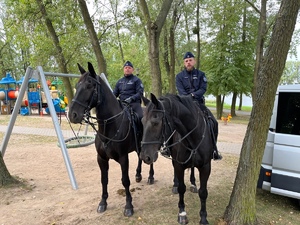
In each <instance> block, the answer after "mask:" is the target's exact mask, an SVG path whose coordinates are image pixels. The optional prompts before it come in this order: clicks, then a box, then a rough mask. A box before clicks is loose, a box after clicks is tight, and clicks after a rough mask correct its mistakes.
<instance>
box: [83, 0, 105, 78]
mask: <svg viewBox="0 0 300 225" xmlns="http://www.w3.org/2000/svg"><path fill="white" fill-rule="evenodd" d="M78 3H79V7H80V10H81V14H82V17H83V21H84V24H85V26H86V29H87V31H88V33H89V36H90V40H91V43H92V46H93V49H94V52H95V55H96V59H97V63H98V72H99V74H100V73H104V74H105V75H106V76H107V77H108V74H107V70H106V61H105V58H104V56H103V53H102V49H101V47H100V44H99V40H98V37H97V34H96V31H95V28H94V24H93V22H92V19H91V17H90V14H89V10H88V8H87V5H86V2H85V0H78Z"/></svg>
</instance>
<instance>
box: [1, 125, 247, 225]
mask: <svg viewBox="0 0 300 225" xmlns="http://www.w3.org/2000/svg"><path fill="white" fill-rule="evenodd" d="M219 129H220V132H219V133H220V134H219V142H218V146H219V150H220V151H221V153H223V154H224V155H225V157H224V159H223V160H222V161H221V162H213V163H212V167H213V168H212V170H213V173H220V174H219V175H218V176H213V175H212V176H211V178H210V181H209V183H210V186H214V185H216V183H217V182H218V180H219V179H220V176H225V175H226V174H229V175H230V176H231V177H234V173H235V167H233V168H229V167H228V168H227V166H226V165H229V164H232V162H231V159H230V157H227V156H228V153H230V154H233V155H235V156H238V154H239V151H240V148H241V143H242V140H243V138H244V135H245V131H246V125H238V124H233V123H229V124H228V125H224V124H220V126H219ZM40 140H43V141H42V142H41V141H40ZM68 152H69V156H70V160H71V163H72V167H73V170H74V174H75V177H76V180H77V183H78V187H79V189H78V190H73V189H72V186H71V184H70V180H69V177H68V174H67V171H66V167H65V164H64V160H63V157H62V153H61V151H60V148H58V147H57V145H56V138H55V137H48V138H46V139H45V138H43V139H41V136H32V135H24V134H13V135H12V136H11V139H10V141H9V144H8V148H7V150H6V153H5V157H4V161H5V163H6V165H7V167H8V170H9V171H10V173H11V174H12V175H14V176H18V177H20V178H22V179H26V180H27V181H29V183H30V185H31V188H30V190H26V189H22V188H14V189H0V212H1V213H0V225H15V224H26V225H27V224H30V225H35V224H37V225H40V224H52V225H53V224H72V225H73V224H89V225H90V224H107V225H113V224H119V225H121V224H124V225H125V224H153V223H151V222H149V221H148V222H147V220H146V219H145V218H147V216H148V217H149V212H148V211H147V209H148V208H147V207H149V205H148V203H149V201H150V202H151V201H152V200H151V198H153V196H156V195H158V194H161V193H160V191H161V189H162V188H170V187H171V185H172V179H173V177H172V176H173V172H172V165H171V162H170V160H168V159H165V158H163V157H159V159H158V161H157V162H156V163H155V184H154V185H152V186H149V185H147V183H146V182H147V176H148V168H149V167H148V166H146V165H144V167H143V180H142V182H141V183H136V182H135V180H134V176H135V167H136V165H137V163H136V162H137V156H136V154H135V153H132V154H130V162H131V163H130V178H131V184H132V185H131V189H132V190H133V198H134V207H135V208H134V210H135V214H134V216H133V218H131V219H128V218H124V217H123V214H122V212H123V207H124V202H125V200H124V197H121V196H120V195H119V194H118V190H120V189H122V188H123V186H122V184H121V173H120V167H119V165H118V164H117V163H116V162H114V161H112V160H111V161H110V171H109V187H108V188H109V194H110V196H109V208H108V210H107V212H105V213H104V214H98V213H97V212H96V209H97V206H98V203H99V199H100V194H101V186H100V172H99V168H98V165H97V162H96V151H95V149H94V146H93V145H92V146H88V147H82V148H74V149H69V151H68ZM220 168H226V169H225V170H223V169H222V170H221V169H220ZM225 173H226V174H225ZM226 176H227V175H226ZM230 179H232V178H230ZM164 201H166V200H163V201H162V202H164ZM174 201H175V202H176V201H177V200H176V199H175V200H174ZM145 204H147V205H145ZM172 204H173V203H172ZM176 205H177V204H176V203H175V204H174V205H172V206H174V207H172V208H174V210H176ZM146 208H147V209H146ZM154 216H155V215H154ZM162 217H164V216H162ZM162 221H164V222H162V223H161V224H175V223H174V218H173V217H172V218H170V220H169V219H168V218H165V219H163V220H162ZM170 221H172V222H170ZM195 222H197V223H198V220H197V221H195ZM190 224H196V223H190Z"/></svg>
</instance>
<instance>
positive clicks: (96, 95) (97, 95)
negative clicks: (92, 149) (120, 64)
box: [72, 76, 131, 145]
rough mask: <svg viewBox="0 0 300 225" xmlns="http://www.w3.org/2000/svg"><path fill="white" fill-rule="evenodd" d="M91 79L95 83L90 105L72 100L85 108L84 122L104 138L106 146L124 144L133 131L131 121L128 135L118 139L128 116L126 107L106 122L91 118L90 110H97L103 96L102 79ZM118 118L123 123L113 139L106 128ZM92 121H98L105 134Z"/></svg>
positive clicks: (105, 120) (97, 77)
mask: <svg viewBox="0 0 300 225" xmlns="http://www.w3.org/2000/svg"><path fill="white" fill-rule="evenodd" d="M89 79H91V81H92V82H94V83H95V86H94V90H93V92H92V94H91V97H90V102H89V104H85V103H82V102H80V101H78V100H77V99H72V102H75V103H77V104H79V105H81V106H82V107H84V108H85V110H84V115H83V121H84V122H85V123H87V124H89V125H91V127H92V128H93V129H94V131H95V132H96V133H97V134H98V135H99V136H100V137H102V138H103V139H105V140H106V142H105V144H106V145H107V144H109V143H110V142H123V141H125V140H126V138H127V137H128V136H129V133H130V129H131V121H130V120H129V121H130V122H129V125H128V130H127V132H126V135H125V136H124V137H123V138H121V139H116V137H117V136H118V134H119V131H120V128H121V127H122V124H123V122H124V119H125V118H126V114H125V110H126V107H124V108H123V110H122V111H121V112H119V113H118V114H116V115H113V116H112V117H109V118H107V119H104V120H101V119H98V118H97V117H94V116H91V114H90V110H91V109H92V108H94V107H96V108H97V107H98V106H99V105H100V104H101V102H102V95H101V82H100V79H101V78H100V77H99V76H96V79H95V78H93V77H91V76H89ZM95 101H96V104H95ZM94 105H95V106H94ZM118 118H122V121H121V122H120V123H119V128H118V129H117V130H116V132H115V135H114V136H113V137H108V136H106V135H105V132H106V126H107V125H108V124H110V123H113V122H115V121H116V120H117V119H118ZM92 120H93V121H94V120H96V121H97V122H98V125H103V134H101V133H100V132H98V130H97V128H96V126H95V123H94V122H93V121H92Z"/></svg>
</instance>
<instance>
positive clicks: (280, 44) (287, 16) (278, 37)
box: [224, 0, 300, 225]
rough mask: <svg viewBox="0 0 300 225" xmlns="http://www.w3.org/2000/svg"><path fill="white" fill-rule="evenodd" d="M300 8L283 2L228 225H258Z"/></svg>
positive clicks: (260, 81)
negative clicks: (263, 174) (264, 169)
mask: <svg viewBox="0 0 300 225" xmlns="http://www.w3.org/2000/svg"><path fill="white" fill-rule="evenodd" d="M299 8H300V1H299V0H282V2H281V6H280V10H279V12H278V16H277V18H276V22H275V25H274V27H273V32H272V36H271V39H270V45H269V47H268V48H267V50H266V53H265V55H264V57H263V61H262V64H261V66H260V69H259V72H258V77H257V83H255V86H256V87H255V89H254V90H255V92H256V93H255V95H254V96H255V97H254V102H255V104H254V105H253V109H252V112H251V117H250V121H249V124H248V127H247V131H246V135H245V139H244V141H243V145H242V150H241V155H240V161H239V165H238V169H237V175H236V179H235V183H234V187H233V191H232V193H231V197H230V201H229V204H228V206H227V208H226V210H225V212H224V220H225V221H226V222H227V224H228V225H243V224H247V225H252V224H258V221H257V217H256V209H255V195H256V185H257V180H258V175H259V171H260V166H261V161H262V157H263V153H264V147H265V144H266V139H267V134H268V128H269V121H270V118H271V115H272V109H273V103H274V99H275V94H276V90H277V86H278V84H279V81H280V77H281V75H282V72H283V69H284V66H285V61H286V58H287V54H288V50H289V47H290V42H291V38H292V35H293V32H294V29H295V24H296V19H297V15H298V12H299Z"/></svg>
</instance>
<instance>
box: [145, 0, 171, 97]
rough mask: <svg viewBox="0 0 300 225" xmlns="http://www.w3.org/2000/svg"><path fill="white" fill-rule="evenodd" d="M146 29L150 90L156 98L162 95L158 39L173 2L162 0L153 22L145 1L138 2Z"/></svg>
mask: <svg viewBox="0 0 300 225" xmlns="http://www.w3.org/2000/svg"><path fill="white" fill-rule="evenodd" d="M139 2H140V7H141V10H142V13H143V15H144V21H145V23H146V27H147V35H148V37H147V41H148V58H149V62H150V63H149V64H150V73H151V78H152V90H151V92H152V93H154V94H155V95H156V96H161V95H162V80H161V70H160V63H159V37H160V33H161V30H162V27H163V25H164V23H165V20H166V17H167V15H168V13H169V10H170V8H171V4H172V2H173V0H164V1H163V3H162V6H161V9H160V12H159V14H158V16H157V18H156V20H155V21H152V20H151V16H150V12H149V9H148V5H147V2H146V0H139Z"/></svg>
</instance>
